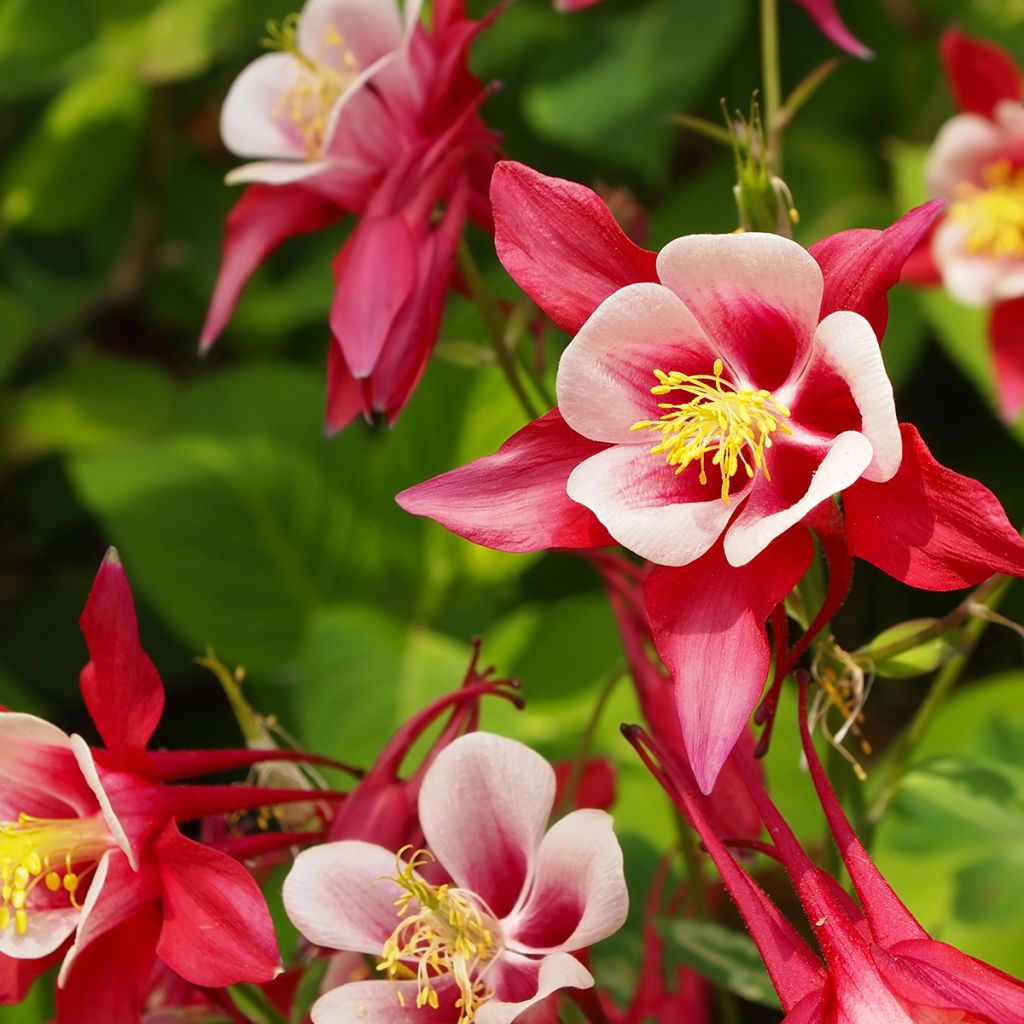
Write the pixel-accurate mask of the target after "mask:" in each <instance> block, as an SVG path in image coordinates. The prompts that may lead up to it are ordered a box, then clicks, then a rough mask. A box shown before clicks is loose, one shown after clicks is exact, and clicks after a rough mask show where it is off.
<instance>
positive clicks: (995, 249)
mask: <svg viewBox="0 0 1024 1024" xmlns="http://www.w3.org/2000/svg"><path fill="white" fill-rule="evenodd" d="M981 177H982V184H981V186H980V187H979V186H977V185H973V184H969V183H966V182H965V183H963V184H961V185H960V186H958V188H957V190H956V196H955V199H954V202H953V205H952V206H951V207H950V210H949V216H950V218H951V219H952V220H953V221H954V222H956V223H958V224H961V225H963V228H964V231H965V232H966V246H967V251H968V252H969V253H972V254H973V255H978V256H981V255H984V256H993V257H995V258H997V259H999V258H1015V259H1019V258H1024V168H1019V167H1018V168H1014V167H1013V166H1012V165H1011V164H1010V161H1009V160H999V161H997V162H996V163H994V164H989V166H988V167H986V168H985V169H984V171H982V176H981Z"/></svg>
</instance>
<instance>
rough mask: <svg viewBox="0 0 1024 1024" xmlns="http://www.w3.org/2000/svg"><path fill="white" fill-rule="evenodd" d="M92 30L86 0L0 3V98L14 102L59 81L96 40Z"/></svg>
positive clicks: (17, 0)
mask: <svg viewBox="0 0 1024 1024" xmlns="http://www.w3.org/2000/svg"><path fill="white" fill-rule="evenodd" d="M92 32H93V25H92V19H91V17H90V15H89V9H88V5H87V4H84V3H82V0H46V13H45V17H41V16H40V6H39V3H38V0H3V2H2V3H0V96H2V97H3V98H5V99H13V98H16V97H19V96H24V95H27V94H29V93H32V92H35V91H37V90H40V89H46V88H49V87H51V86H53V85H54V84H56V83H57V82H59V81H60V80H61V79H62V78H63V77H64V76H65V75H66V74H67V72H68V69H69V67H70V66H71V63H72V58H73V57H74V55H75V54H76V53H77V52H78V51H80V50H82V49H84V48H85V47H86V46H88V44H89V43H90V42H91V41H92Z"/></svg>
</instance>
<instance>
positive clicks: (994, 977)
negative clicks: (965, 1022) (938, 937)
mask: <svg viewBox="0 0 1024 1024" xmlns="http://www.w3.org/2000/svg"><path fill="white" fill-rule="evenodd" d="M887 952H888V954H889V958H888V959H887V962H885V963H884V970H885V976H886V980H887V981H888V983H889V984H890V985H891V986H892V987H893V988H894V989H895V990H896V992H897V993H898V994H899V995H901V996H902V997H903V998H904V999H907V1000H912V1001H921V999H920V997H921V995H922V992H921V989H922V988H925V989H926V990H927V991H928V994H929V996H930V997H931V998H932V999H935V997H936V996H938V997H939V998H943V999H944V1000H945V1001H944V1003H942V1004H941V1005H944V1006H947V1007H951V1008H955V1009H958V1010H960V1011H961V1012H963V1013H965V1015H966V1016H968V1017H971V1018H978V1019H981V1020H992V1021H999V1024H1024V984H1022V983H1021V982H1020V981H1018V980H1017V979H1016V978H1012V977H1011V976H1010V975H1009V974H1004V973H1003V972H1002V971H998V970H996V969H995V968H994V967H991V966H989V965H988V964H986V963H982V962H981V961H980V960H975V959H974V957H971V956H968V955H967V954H966V953H963V952H961V951H960V950H959V949H956V948H954V947H953V946H949V945H947V944H946V943H944V942H936V941H935V940H933V939H928V938H925V939H914V940H911V941H909V942H899V943H897V944H896V945H894V946H892V947H891V948H890V949H889V950H888V951H887Z"/></svg>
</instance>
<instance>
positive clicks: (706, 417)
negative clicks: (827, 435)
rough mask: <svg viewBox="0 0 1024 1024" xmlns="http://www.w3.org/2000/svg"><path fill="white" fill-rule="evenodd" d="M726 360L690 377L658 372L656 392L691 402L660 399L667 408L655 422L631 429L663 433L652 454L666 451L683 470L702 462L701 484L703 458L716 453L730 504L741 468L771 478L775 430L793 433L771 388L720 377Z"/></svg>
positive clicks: (704, 478)
mask: <svg viewBox="0 0 1024 1024" xmlns="http://www.w3.org/2000/svg"><path fill="white" fill-rule="evenodd" d="M722 369H723V366H722V360H721V359H716V360H715V363H714V366H713V367H712V372H711V373H710V374H706V373H702V374H696V375H694V376H690V375H689V374H687V373H680V372H679V371H678V370H673V371H672V372H671V373H663V372H662V371H661V370H655V371H654V376H655V377H656V378H657V380H658V383H657V384H656V385H655V386H654V387H653V388H651V394H652V395H668V394H671V393H672V392H675V391H680V392H682V393H683V394H684V395H688V396H690V400H689V401H687V402H681V403H679V404H674V403H671V402H660V403H659V404H658V408H659V409H665V410H667V411H666V412H665V414H664V415H663V416H661V417H660V418H659V419H657V420H641V421H640V422H639V423H634V424H633V426H632V427H631V428H630V429H632V430H649V431H650V432H651V433H654V434H660V435H661V440H660V441H659V442H658V443H657V444H656V445H655V446H654V447H653V448H652V449H651V454H652V455H664V456H665V462H666V463H667V464H668V465H669V466H675V467H676V473H677V474H679V473H682V471H683V470H684V469H686V467H687V466H689V465H690V463H691V462H699V463H700V482H701V483H702V484H706V483H707V482H708V477H707V472H706V470H705V464H704V459H705V456H706V455H707V454H708V453H709V452H714V455H713V456H712V459H711V464H712V465H713V466H718V467H719V469H720V470H721V473H722V501H724V502H725V503H726V504H727V505H728V504H729V488H730V486H731V483H732V478H733V477H734V476H735V475H736V473H737V472H738V471H739V468H740V466H742V467H743V469H744V470H745V471H746V474H747V476H748V477H750V478H752V477H753V476H754V473H755V472H756V471H757V470H760V471H761V472H762V473H763V474H764V477H765V479H766V480H770V479H771V476H770V474H769V473H768V465H767V462H766V461H765V451H766V449H768V448H771V446H772V434H774V433H775V432H776V431H781V432H782V433H784V434H791V433H792V431H791V430H790V429H789V427H787V426H786V424H785V423H784V422H783V420H785V419H788V418H789V416H790V412H789V410H788V409H787V408H786V407H785V406H784V405H783V404H782V403H781V402H779V401H777V400H776V399H775V398H773V397H772V394H771V392H770V391H764V390H761V391H752V390H750V389H748V388H737V387H736V386H735V385H733V384H730V383H729V382H728V381H725V380H722Z"/></svg>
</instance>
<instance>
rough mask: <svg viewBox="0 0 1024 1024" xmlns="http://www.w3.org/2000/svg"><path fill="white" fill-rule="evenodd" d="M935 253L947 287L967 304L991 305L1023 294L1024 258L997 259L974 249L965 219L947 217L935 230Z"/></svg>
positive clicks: (950, 292) (954, 295) (933, 250)
mask: <svg viewBox="0 0 1024 1024" xmlns="http://www.w3.org/2000/svg"><path fill="white" fill-rule="evenodd" d="M932 253H933V254H934V256H935V262H936V263H937V264H938V265H939V267H940V268H941V270H942V280H943V283H944V284H945V286H946V290H947V291H948V292H949V294H950V295H952V296H953V298H955V299H957V300H959V301H960V302H962V303H964V304H965V305H967V306H988V305H991V304H992V303H994V302H1001V301H1003V300H1004V299H1016V298H1020V297H1021V296H1024V260H1022V259H1002V260H996V259H992V257H991V256H987V255H985V254H976V253H972V252H971V251H970V248H969V246H968V239H967V231H966V228H965V226H964V225H963V224H962V223H958V222H957V221H954V220H951V219H948V218H947V219H946V220H944V221H943V222H942V223H941V224H940V225H939V227H938V228H937V229H936V231H935V238H934V240H933V243H932Z"/></svg>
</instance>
